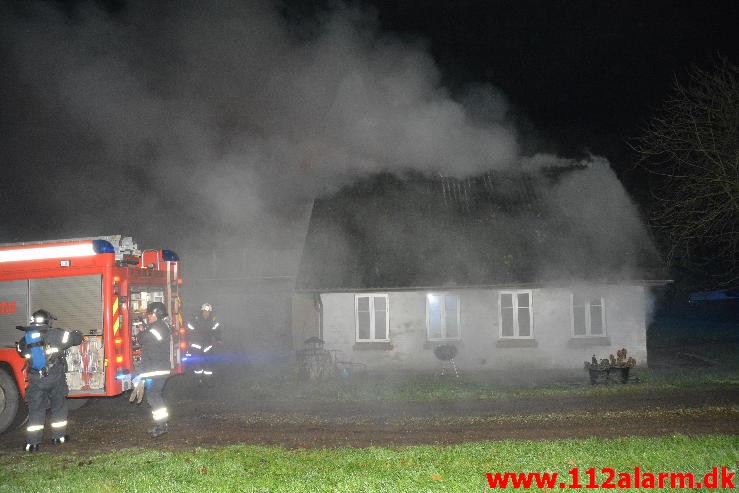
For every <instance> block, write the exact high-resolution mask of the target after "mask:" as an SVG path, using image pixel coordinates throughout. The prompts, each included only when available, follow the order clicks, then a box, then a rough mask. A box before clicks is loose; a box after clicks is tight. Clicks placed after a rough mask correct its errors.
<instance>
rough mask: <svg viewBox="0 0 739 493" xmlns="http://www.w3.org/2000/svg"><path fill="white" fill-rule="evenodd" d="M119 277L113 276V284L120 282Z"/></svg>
mask: <svg viewBox="0 0 739 493" xmlns="http://www.w3.org/2000/svg"><path fill="white" fill-rule="evenodd" d="M120 281H121V276H113V282H120Z"/></svg>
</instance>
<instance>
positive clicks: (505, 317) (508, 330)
mask: <svg viewBox="0 0 739 493" xmlns="http://www.w3.org/2000/svg"><path fill="white" fill-rule="evenodd" d="M500 318H501V325H502V327H501V330H502V334H503V337H513V309H512V308H504V309H502V310H501V311H500Z"/></svg>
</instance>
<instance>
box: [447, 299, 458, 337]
mask: <svg viewBox="0 0 739 493" xmlns="http://www.w3.org/2000/svg"><path fill="white" fill-rule="evenodd" d="M444 304H445V313H444V315H445V321H446V336H447V337H448V338H450V339H456V338H457V337H459V327H458V324H457V318H458V313H459V311H458V305H459V298H457V297H456V296H453V295H450V296H447V297H446V298H445V300H444Z"/></svg>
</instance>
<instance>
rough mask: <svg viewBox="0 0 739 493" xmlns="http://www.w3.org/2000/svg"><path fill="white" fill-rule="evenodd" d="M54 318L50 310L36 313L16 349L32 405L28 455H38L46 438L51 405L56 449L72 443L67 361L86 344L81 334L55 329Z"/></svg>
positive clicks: (28, 430)
mask: <svg viewBox="0 0 739 493" xmlns="http://www.w3.org/2000/svg"><path fill="white" fill-rule="evenodd" d="M52 319H54V317H53V316H52V315H51V314H50V313H49V312H47V311H46V310H36V311H35V312H33V315H32V317H31V322H30V324H29V326H28V327H18V328H19V329H22V330H23V331H24V335H23V337H22V338H21V339H20V340H19V341H18V343H17V344H16V349H17V350H18V352H19V353H20V354H21V356H23V357H24V358H25V359H26V372H27V382H28V386H27V387H26V400H27V401H28V426H27V427H26V445H25V450H26V452H35V451H37V450H38V449H39V443H40V442H41V439H42V438H43V436H44V423H45V421H46V406H47V403H48V402H51V432H52V437H53V442H54V444H56V445H60V444H62V443H65V442H68V441H69V435H67V415H68V414H69V409H68V407H67V394H68V393H69V387H68V386H67V377H66V375H65V373H66V372H67V359H66V355H67V353H66V350H67V349H68V348H70V347H72V346H77V345H79V344H80V343H82V333H81V332H80V331H79V330H62V329H56V328H52V327H51V321H52Z"/></svg>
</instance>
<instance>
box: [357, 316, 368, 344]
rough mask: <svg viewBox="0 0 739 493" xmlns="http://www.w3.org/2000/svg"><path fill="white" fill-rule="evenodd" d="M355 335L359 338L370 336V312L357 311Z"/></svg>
mask: <svg viewBox="0 0 739 493" xmlns="http://www.w3.org/2000/svg"><path fill="white" fill-rule="evenodd" d="M357 326H358V327H357V337H358V338H359V339H369V338H370V314H369V312H359V313H357Z"/></svg>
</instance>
